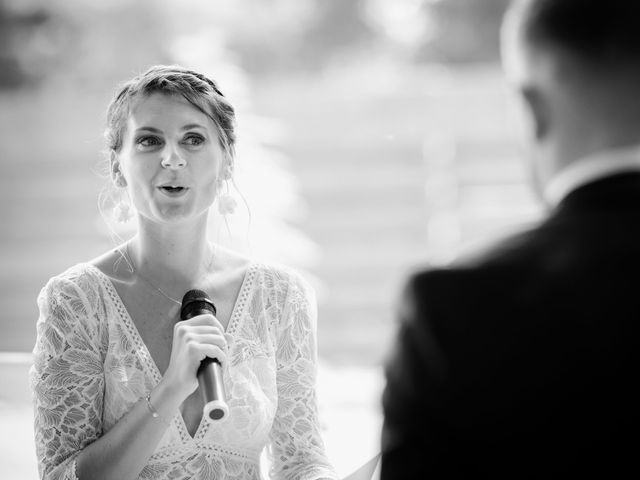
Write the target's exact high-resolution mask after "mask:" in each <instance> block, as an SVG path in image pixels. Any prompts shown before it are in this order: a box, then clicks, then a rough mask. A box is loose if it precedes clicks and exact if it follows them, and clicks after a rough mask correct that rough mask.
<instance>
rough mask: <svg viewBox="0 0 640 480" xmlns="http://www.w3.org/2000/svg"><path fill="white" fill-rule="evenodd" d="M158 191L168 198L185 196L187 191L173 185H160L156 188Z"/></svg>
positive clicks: (184, 188) (185, 188)
mask: <svg viewBox="0 0 640 480" xmlns="http://www.w3.org/2000/svg"><path fill="white" fill-rule="evenodd" d="M158 190H160V191H161V192H162V193H163V194H165V195H167V196H168V197H172V198H176V197H181V196H183V195H185V194H186V193H187V191H188V190H189V189H188V188H187V187H179V186H174V185H162V186H160V187H158Z"/></svg>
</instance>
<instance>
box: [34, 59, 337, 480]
mask: <svg viewBox="0 0 640 480" xmlns="http://www.w3.org/2000/svg"><path fill="white" fill-rule="evenodd" d="M234 123H235V117H234V109H233V107H232V106H231V105H230V104H229V102H228V101H227V99H226V98H225V97H224V96H223V95H222V93H221V92H220V90H219V89H218V87H217V85H216V84H215V83H214V82H213V81H212V80H211V79H209V78H207V77H205V76H204V75H201V74H199V73H197V72H193V71H190V70H187V69H184V68H181V67H176V66H156V67H153V68H151V69H149V70H148V71H147V72H145V73H144V74H142V75H140V76H138V77H136V78H134V79H132V80H131V81H129V82H128V83H126V84H125V85H124V86H123V87H122V89H121V90H120V91H119V93H118V94H117V95H116V97H115V99H114V100H113V102H112V104H111V105H110V107H109V109H108V114H107V140H108V145H107V146H108V150H109V155H110V157H109V162H110V171H111V178H112V180H113V183H114V185H115V186H116V187H117V188H118V189H119V190H120V192H121V193H122V198H129V199H130V202H131V204H132V205H133V207H134V211H135V217H136V220H137V226H138V229H137V234H136V235H135V236H134V237H133V238H132V239H131V240H129V241H127V242H125V243H124V244H122V245H120V246H119V247H118V248H116V249H114V250H112V251H109V252H107V253H105V254H104V255H102V256H100V257H99V258H97V259H94V260H92V261H90V262H87V263H81V264H78V265H75V266H73V267H71V268H69V269H68V270H67V271H65V272H63V273H61V274H60V275H58V276H56V277H53V278H52V279H51V280H49V282H48V283H47V285H46V286H45V287H44V288H43V290H42V292H41V293H40V296H39V297H38V305H39V309H40V316H39V319H38V323H37V341H36V345H35V348H34V358H35V360H34V366H33V368H32V370H31V372H30V376H31V385H32V389H33V392H34V402H35V439H36V447H37V452H38V459H39V471H40V476H41V478H44V479H114V478H118V479H125V478H148V479H152V478H153V479H170V478H171V479H174V478H176V479H177V478H181V479H182V478H184V479H186V478H195V479H259V478H261V475H264V472H260V461H259V457H260V454H261V452H262V450H263V449H264V448H265V447H267V449H268V453H269V454H270V457H271V462H270V463H271V466H272V467H271V478H282V479H294V478H295V479H309V480H311V479H321V478H326V479H334V478H337V477H336V475H335V472H334V470H333V469H332V468H331V466H330V465H329V463H328V461H327V459H326V456H325V453H324V446H323V443H322V439H321V436H320V433H319V427H318V418H317V406H316V395H315V372H316V340H315V338H316V335H315V333H316V332H315V328H316V325H315V324H316V305H315V299H314V296H313V292H312V290H311V289H310V287H309V286H308V284H307V283H306V282H305V281H304V280H303V279H302V278H301V277H300V276H299V275H298V274H296V273H295V272H293V271H291V270H289V269H286V268H283V267H277V266H273V265H264V264H259V263H255V262H253V261H251V260H249V259H247V258H245V257H242V256H240V255H238V254H235V253H233V252H232V251H230V250H227V249H223V248H220V247H218V246H216V245H215V244H213V243H212V242H210V241H209V240H208V239H207V234H206V232H207V222H208V212H209V209H210V208H211V206H212V205H213V204H214V202H216V201H218V204H219V207H220V206H221V207H222V210H221V211H222V212H223V213H224V212H225V211H226V210H225V209H228V207H229V200H228V199H225V198H221V197H224V191H225V188H224V187H225V184H226V182H228V181H229V180H230V179H231V178H232V175H233V167H234V163H233V162H234V145H235V139H236V138H235V130H234ZM119 209H120V216H121V217H123V218H125V219H126V217H127V216H128V215H127V210H128V207H127V205H126V204H121V205H119ZM194 288H197V289H200V290H203V291H205V292H206V293H207V294H208V295H209V296H210V297H211V299H213V302H214V303H215V306H216V309H217V313H216V315H215V316H213V315H209V314H205V315H198V316H196V317H193V318H192V319H189V320H185V321H178V320H179V317H180V306H181V302H180V299H181V298H182V295H183V294H184V293H185V292H186V291H188V290H190V289H194ZM205 357H216V358H218V359H219V360H221V363H222V372H223V379H224V385H225V389H226V392H227V403H228V406H229V414H228V415H227V416H226V417H225V418H224V419H223V420H221V421H218V422H210V421H208V420H207V419H206V417H205V418H203V414H202V411H203V400H202V397H201V395H200V392H199V391H198V383H197V380H196V371H197V369H198V366H199V365H200V362H201V361H202V360H203V359H204V358H205Z"/></svg>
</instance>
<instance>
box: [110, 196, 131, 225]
mask: <svg viewBox="0 0 640 480" xmlns="http://www.w3.org/2000/svg"><path fill="white" fill-rule="evenodd" d="M113 217H114V218H115V220H116V222H118V223H127V222H128V221H129V220H131V219H132V218H133V213H132V212H131V205H129V203H128V202H125V201H124V200H120V201H119V202H118V203H117V204H116V206H115V207H114V209H113Z"/></svg>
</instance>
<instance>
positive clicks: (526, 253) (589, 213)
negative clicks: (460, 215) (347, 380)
mask: <svg viewBox="0 0 640 480" xmlns="http://www.w3.org/2000/svg"><path fill="white" fill-rule="evenodd" d="M400 317H401V318H400V319H401V321H400V327H399V334H398V339H397V344H396V348H395V350H394V353H393V355H392V356H391V358H390V360H389V362H388V364H387V370H386V374H387V386H386V389H385V392H384V395H383V408H384V415H385V419H384V427H383V440H382V450H383V456H382V479H383V480H389V479H394V480H395V479H403V478H426V479H432V478H478V477H481V478H489V477H491V478H513V479H521V478H580V476H582V475H587V474H589V476H592V475H594V474H596V475H597V474H602V473H604V474H606V475H607V477H611V475H613V476H615V472H620V471H625V470H626V469H628V468H630V469H631V470H630V471H631V472H638V470H640V458H639V459H638V460H636V457H640V452H639V451H638V446H639V444H640V442H639V441H638V438H640V422H639V419H640V414H639V412H640V396H639V395H638V393H637V391H638V390H639V389H638V387H637V385H636V384H637V383H638V382H639V380H638V377H639V376H640V371H639V368H638V367H639V366H640V362H639V358H640V328H639V326H640V173H638V174H633V173H628V174H622V175H616V176H612V177H609V178H607V179H603V180H599V181H597V182H594V183H592V184H590V185H587V186H584V187H582V188H579V189H578V190H576V191H574V192H573V193H571V194H570V195H569V196H568V197H567V198H566V199H565V200H564V201H563V202H562V203H561V204H560V206H559V207H558V208H557V209H556V210H555V212H554V213H553V214H552V215H551V216H550V217H549V218H548V219H547V220H546V221H544V222H543V223H542V224H541V225H540V226H539V227H538V228H536V229H534V230H532V231H530V232H528V233H525V234H522V235H520V236H518V237H517V238H514V239H511V240H510V241H508V242H506V243H505V244H503V245H501V246H500V247H498V248H496V249H494V250H493V251H491V252H489V253H488V254H486V255H484V256H483V257H482V258H480V259H479V260H477V261H475V262H469V263H467V264H465V265H459V266H455V267H452V268H449V269H442V270H431V271H424V272H419V273H417V274H415V275H414V276H413V277H412V278H411V279H410V280H409V282H408V284H407V286H406V292H405V297H404V301H403V303H402V313H401V316H400Z"/></svg>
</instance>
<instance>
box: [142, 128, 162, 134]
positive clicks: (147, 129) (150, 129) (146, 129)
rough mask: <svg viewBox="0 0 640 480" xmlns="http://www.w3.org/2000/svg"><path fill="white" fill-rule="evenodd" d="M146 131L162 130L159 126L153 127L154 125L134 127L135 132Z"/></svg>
mask: <svg viewBox="0 0 640 480" xmlns="http://www.w3.org/2000/svg"><path fill="white" fill-rule="evenodd" d="M143 130H144V131H147V132H153V133H162V130H160V129H159V128H155V127H139V128H136V132H140V131H143Z"/></svg>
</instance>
